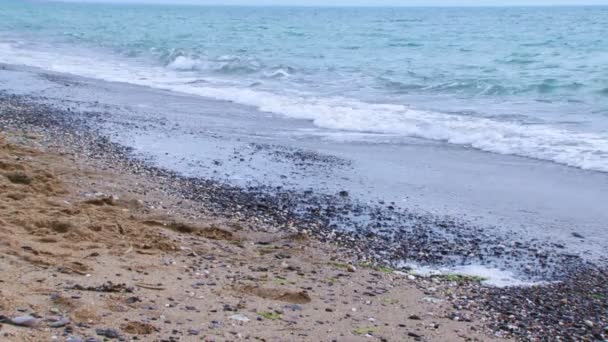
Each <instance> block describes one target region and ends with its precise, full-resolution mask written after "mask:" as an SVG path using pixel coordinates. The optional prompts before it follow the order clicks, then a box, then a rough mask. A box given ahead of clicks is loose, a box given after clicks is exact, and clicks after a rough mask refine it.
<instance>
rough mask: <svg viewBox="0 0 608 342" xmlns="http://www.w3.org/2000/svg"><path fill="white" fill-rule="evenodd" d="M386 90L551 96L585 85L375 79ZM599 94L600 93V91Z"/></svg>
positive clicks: (544, 82)
mask: <svg viewBox="0 0 608 342" xmlns="http://www.w3.org/2000/svg"><path fill="white" fill-rule="evenodd" d="M376 79H377V81H378V82H380V84H382V85H383V86H384V87H385V88H386V89H388V90H392V91H397V92H403V93H408V92H410V91H426V92H433V93H464V94H472V95H498V96H501V95H518V94H541V95H542V94H553V93H558V92H576V91H579V90H581V89H582V88H585V87H586V86H587V85H585V84H583V83H580V82H569V83H563V82H560V81H559V80H556V79H546V80H543V81H542V82H540V83H532V84H520V85H503V84H501V83H500V82H499V81H496V80H489V79H481V78H480V79H469V80H467V79H465V80H452V81H449V82H442V83H435V84H422V83H407V82H400V81H396V80H393V79H391V78H389V77H384V76H379V77H377V78H376ZM600 93H601V91H600Z"/></svg>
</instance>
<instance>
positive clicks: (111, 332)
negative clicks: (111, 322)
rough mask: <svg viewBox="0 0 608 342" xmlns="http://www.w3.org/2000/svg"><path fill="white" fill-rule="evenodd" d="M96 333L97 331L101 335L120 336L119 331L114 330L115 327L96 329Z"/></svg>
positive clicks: (108, 336)
mask: <svg viewBox="0 0 608 342" xmlns="http://www.w3.org/2000/svg"><path fill="white" fill-rule="evenodd" d="M95 333H97V335H99V336H105V337H107V338H118V336H120V335H119V334H118V331H116V330H114V329H110V328H107V329H95Z"/></svg>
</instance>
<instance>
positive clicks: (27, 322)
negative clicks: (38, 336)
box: [10, 315, 40, 328]
mask: <svg viewBox="0 0 608 342" xmlns="http://www.w3.org/2000/svg"><path fill="white" fill-rule="evenodd" d="M10 323H11V324H14V325H18V326H21V327H30V328H31V327H35V326H37V325H38V324H39V323H40V321H39V320H38V319H36V318H35V317H33V316H30V315H26V316H19V317H15V318H12V319H11V320H10Z"/></svg>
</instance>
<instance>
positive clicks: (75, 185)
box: [0, 95, 606, 341]
mask: <svg viewBox="0 0 608 342" xmlns="http://www.w3.org/2000/svg"><path fill="white" fill-rule="evenodd" d="M0 104H1V106H0V110H2V116H1V117H0V123H1V125H0V127H2V131H1V133H2V141H1V145H0V168H1V173H2V177H0V182H1V183H0V186H1V187H2V192H1V193H2V202H1V203H2V206H1V207H0V224H1V225H2V231H1V233H2V245H1V250H0V253H1V255H2V259H1V260H2V264H1V267H2V275H3V276H2V279H0V280H1V281H2V288H1V291H0V299H1V301H0V315H1V318H2V326H1V330H0V333H1V334H2V336H3V338H4V339H5V340H9V341H40V340H60V341H64V340H65V341H96V340H99V341H101V340H104V339H108V340H111V339H116V338H118V339H124V340H134V339H138V340H144V341H199V340H203V341H224V340H226V341H232V340H239V339H250V340H255V339H257V340H266V341H285V340H302V341H313V340H316V341H356V340H369V339H374V340H383V341H407V340H412V341H415V340H419V341H463V340H479V341H489V340H503V339H504V340H508V339H515V340H531V341H536V340H543V338H544V337H546V336H552V337H554V338H556V339H559V338H561V339H563V340H573V339H574V336H577V338H576V339H579V338H580V339H581V340H589V341H591V340H593V339H601V338H604V336H605V328H604V326H605V324H606V311H605V305H606V302H605V298H606V297H605V296H606V287H605V283H604V280H605V279H606V273H605V271H603V270H602V269H598V268H596V267H595V266H593V265H591V264H589V265H587V266H584V264H577V265H578V266H577V267H578V268H577V269H578V270H579V272H575V271H574V270H575V268H573V271H572V272H571V273H569V274H568V275H567V276H566V277H564V278H562V281H560V282H559V283H554V284H547V285H545V286H534V287H512V288H494V287H487V286H483V285H481V284H480V281H481V280H483V279H481V278H475V277H464V276H458V275H455V274H454V275H451V274H450V275H441V276H432V277H420V276H419V275H417V274H415V273H413V272H410V271H408V270H407V269H400V270H397V269H394V268H391V267H389V265H386V264H383V263H381V262H378V261H377V260H375V259H374V257H373V256H374V254H373V253H371V254H370V253H368V252H366V250H367V249H366V248H372V250H373V246H375V245H377V244H378V243H381V242H382V240H378V242H376V243H374V239H375V237H374V236H371V235H370V236H369V237H368V240H369V241H366V240H365V239H361V238H357V239H353V238H352V237H349V235H348V234H340V235H335V234H336V233H335V232H333V233H332V230H331V229H329V230H328V229H326V228H323V227H321V226H315V227H316V228H313V226H310V225H309V226H307V225H306V222H296V221H293V222H290V221H289V220H286V219H281V220H279V219H277V217H278V218H280V217H282V216H281V215H280V214H277V213H274V210H276V209H272V208H267V207H263V206H260V205H256V206H255V210H253V211H252V210H251V209H247V208H246V207H243V208H242V212H241V211H235V210H234V209H232V208H233V207H232V206H227V207H225V208H224V209H221V210H220V209H218V206H217V203H216V202H217V201H216V200H217V198H216V199H215V200H211V199H210V200H208V201H205V200H203V199H201V196H202V195H201V194H208V195H205V196H208V197H209V196H210V198H213V197H214V196H215V197H218V196H219V198H224V197H221V196H220V195H218V193H222V194H224V195H222V196H225V192H226V190H225V189H224V190H222V192H218V190H217V186H218V185H216V184H214V183H191V182H190V181H192V180H190V179H187V178H186V179H182V178H180V177H179V176H177V175H175V174H172V173H170V172H168V171H166V170H162V169H158V168H155V167H150V166H147V165H146V164H145V162H141V161H137V160H133V159H130V158H128V157H127V155H126V152H125V151H126V150H125V149H124V148H123V147H121V146H120V145H116V144H114V143H111V142H110V141H108V140H107V139H105V138H103V137H101V136H99V135H97V134H96V132H95V131H94V130H88V129H87V127H86V125H83V122H79V121H78V120H74V116H73V114H74V113H73V112H69V111H63V110H58V109H57V108H53V107H49V106H44V105H38V104H35V103H34V102H32V101H30V100H27V98H23V97H19V96H10V95H9V96H3V98H2V100H1V101H0ZM196 184H198V185H196ZM213 189H215V190H213ZM193 190H194V192H195V193H196V194H198V196H192V195H191V194H190V195H189V193H188V191H193ZM230 191H231V192H234V194H233V195H231V196H233V197H235V198H239V197H238V196H245V194H241V195H238V192H236V191H237V190H235V189H232V190H230ZM224 200H225V201H228V200H227V199H225V198H224ZM239 203H240V202H239ZM227 208H228V209H227ZM273 213H274V214H273ZM277 215H278V216H277ZM273 218H274V219H273ZM277 222H282V224H278V223H277ZM307 227H308V229H306V228H307ZM369 246H372V247H369ZM428 247H429V248H432V246H428ZM380 248H381V247H380Z"/></svg>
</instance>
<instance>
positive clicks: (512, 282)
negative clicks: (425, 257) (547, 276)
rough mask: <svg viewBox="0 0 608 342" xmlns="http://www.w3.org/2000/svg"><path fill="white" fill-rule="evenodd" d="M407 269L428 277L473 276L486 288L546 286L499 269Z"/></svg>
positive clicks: (472, 267)
mask: <svg viewBox="0 0 608 342" xmlns="http://www.w3.org/2000/svg"><path fill="white" fill-rule="evenodd" d="M408 266H409V267H411V268H412V269H413V273H414V274H416V275H418V276H422V277H428V276H432V275H448V274H457V275H463V276H474V277H481V278H483V279H484V280H483V281H482V284H484V285H487V286H496V287H511V286H538V285H543V284H547V282H531V281H527V280H523V279H521V278H520V277H518V276H517V275H515V273H513V272H511V271H508V270H503V269H499V268H493V267H486V266H482V265H466V266H457V267H452V268H448V267H438V268H433V267H428V266H418V265H415V264H409V265H408Z"/></svg>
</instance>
